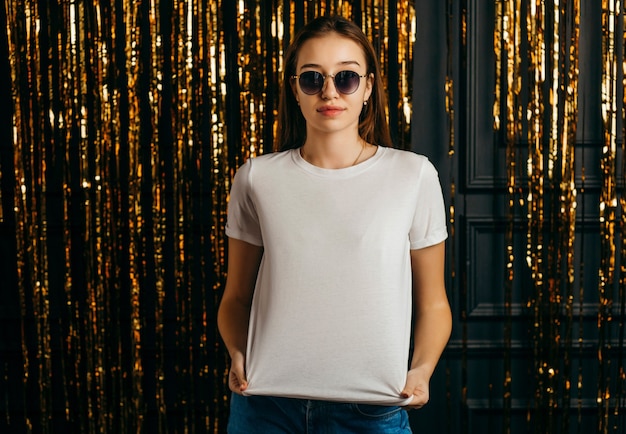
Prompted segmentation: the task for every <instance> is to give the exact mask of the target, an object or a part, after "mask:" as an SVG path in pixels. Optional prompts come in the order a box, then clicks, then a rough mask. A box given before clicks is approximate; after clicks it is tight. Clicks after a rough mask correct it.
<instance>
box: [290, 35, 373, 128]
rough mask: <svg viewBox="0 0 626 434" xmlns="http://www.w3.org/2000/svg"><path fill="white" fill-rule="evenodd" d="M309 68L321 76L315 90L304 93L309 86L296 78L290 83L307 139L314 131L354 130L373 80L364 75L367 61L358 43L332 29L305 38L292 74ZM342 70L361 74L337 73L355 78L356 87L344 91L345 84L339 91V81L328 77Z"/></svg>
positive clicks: (304, 71)
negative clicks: (318, 86)
mask: <svg viewBox="0 0 626 434" xmlns="http://www.w3.org/2000/svg"><path fill="white" fill-rule="evenodd" d="M311 71H313V72H318V73H320V74H322V76H323V77H319V76H318V78H321V80H323V86H322V88H321V90H320V91H319V92H317V93H315V94H312V95H310V94H307V93H306V92H305V90H308V92H309V93H310V92H311V91H312V89H307V87H306V86H305V84H303V83H302V82H300V81H299V79H298V78H296V79H294V80H292V83H291V85H292V89H293V91H294V94H295V97H296V100H297V101H298V104H299V105H300V110H301V111H302V115H303V116H304V118H305V120H306V122H307V139H311V138H313V137H314V136H315V134H331V133H337V132H340V133H345V132H348V133H356V134H358V125H359V115H360V114H361V110H363V103H364V101H367V100H368V99H369V97H370V95H371V93H372V83H373V78H372V77H371V74H370V75H367V76H366V74H367V63H366V61H365V55H364V54H363V50H362V49H361V47H360V46H359V45H358V44H357V43H356V42H354V41H353V40H351V39H348V38H345V37H343V36H340V35H338V34H336V33H330V34H329V35H328V36H323V37H320V38H313V39H309V40H308V41H306V42H305V43H304V44H302V46H301V47H300V51H299V52H298V61H297V64H296V75H297V76H301V75H302V74H304V73H306V72H311ZM342 71H351V72H356V73H357V74H358V75H359V76H365V77H358V78H357V77H354V76H353V77H350V74H342V75H340V77H341V78H342V79H343V80H341V81H344V82H349V81H353V82H356V84H357V85H358V87H357V88H356V90H354V91H353V92H352V93H345V89H348V88H347V87H346V88H345V89H344V92H343V93H342V92H341V90H340V89H342V87H341V85H339V86H336V85H335V82H334V80H333V78H332V77H331V76H336V75H337V74H338V73H340V72H342ZM309 77H310V75H309ZM324 77H325V79H324ZM338 81H339V80H338ZM344 84H345V83H344ZM337 87H339V88H340V89H337ZM348 91H352V89H348Z"/></svg>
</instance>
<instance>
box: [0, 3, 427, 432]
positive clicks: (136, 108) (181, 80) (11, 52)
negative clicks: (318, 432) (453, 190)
mask: <svg viewBox="0 0 626 434" xmlns="http://www.w3.org/2000/svg"><path fill="white" fill-rule="evenodd" d="M2 3H3V4H2V11H1V13H2V16H1V18H2V22H1V23H0V26H1V27H2V29H1V30H2V33H1V35H2V41H1V45H2V50H3V52H2V54H3V55H2V62H3V63H2V70H1V71H2V81H3V84H2V86H1V87H2V89H3V91H2V101H1V102H0V104H2V105H3V107H4V110H3V111H2V113H4V114H3V115H2V119H1V121H0V122H1V126H0V130H1V131H2V134H3V135H2V145H1V146H2V148H1V153H0V172H1V173H0V177H1V178H0V179H1V182H2V190H1V200H2V207H1V208H0V224H1V225H2V230H3V232H2V277H1V279H2V282H1V283H0V286H1V287H2V307H1V310H0V318H1V324H2V325H1V326H0V327H1V328H2V333H3V338H2V342H3V345H4V346H3V347H2V351H1V352H2V355H1V357H2V360H1V362H2V363H1V364H0V370H1V374H0V384H1V386H2V390H3V392H2V394H1V395H2V398H0V401H2V405H1V406H0V408H1V410H0V413H1V414H0V431H1V430H2V429H1V427H6V428H7V429H10V430H12V432H31V431H32V432H52V431H54V432H58V431H62V432H84V433H102V432H110V433H129V432H150V433H157V432H209V431H211V432H218V431H223V430H224V429H225V424H224V422H225V416H226V414H227V405H228V393H227V387H226V385H225V375H226V373H227V369H228V367H227V358H226V354H225V352H224V348H223V347H222V346H221V344H220V341H219V338H218V336H217V331H216V327H215V316H216V307H217V304H218V301H219V297H220V294H221V290H222V284H223V280H224V273H225V265H224V260H225V252H224V249H225V242H224V236H223V227H224V223H225V211H226V202H227V197H228V191H229V186H230V179H231V177H232V176H233V174H234V172H235V170H236V169H237V167H238V166H239V165H240V164H241V163H242V162H243V161H244V160H245V159H246V158H248V157H250V156H252V155H255V154H261V153H264V152H269V151H271V149H272V145H273V143H272V142H273V137H274V135H275V128H276V127H275V120H276V115H277V101H278V86H279V77H280V71H281V68H282V64H281V59H282V57H283V51H284V50H285V49H286V46H287V44H288V42H289V40H290V38H291V37H292V36H293V34H294V32H295V31H296V30H297V29H298V28H299V27H300V26H302V25H303V23H305V22H306V21H308V20H309V19H311V18H312V17H315V16H317V15H320V14H326V13H337V14H341V15H344V16H347V17H349V18H352V19H353V20H355V21H356V22H357V23H359V24H361V25H362V26H363V29H364V30H365V32H366V33H367V34H368V35H369V36H370V37H371V39H372V41H373V42H374V44H375V46H376V49H377V50H378V52H379V54H380V60H381V63H382V65H384V73H385V77H386V80H387V82H388V83H390V85H389V87H388V88H387V91H388V94H389V98H390V103H391V109H390V111H389V118H390V120H391V122H392V124H393V125H394V127H393V135H394V138H395V140H396V142H397V143H398V145H399V146H405V145H406V142H407V140H408V134H409V123H410V116H411V109H410V95H411V92H410V77H411V65H412V59H411V50H410V47H411V44H412V42H413V38H414V30H415V29H414V27H415V24H414V16H413V15H414V13H413V8H412V6H411V3H410V2H408V1H407V2H395V1H393V2H391V1H386V0H368V1H365V0H363V1H348V0H344V1H342V0H334V1H317V2H311V1H289V0H284V1H283V0H273V1H262V0H256V1H254V0H249V1H240V2H235V1H230V0H221V1H220V0H196V1H192V0H151V1H141V2H135V1H128V0H97V1H82V0H72V1H70V0H67V1H64V0H58V1H36V0H19V1H18V0H4V1H3V2H2ZM7 108H9V110H8V111H7Z"/></svg>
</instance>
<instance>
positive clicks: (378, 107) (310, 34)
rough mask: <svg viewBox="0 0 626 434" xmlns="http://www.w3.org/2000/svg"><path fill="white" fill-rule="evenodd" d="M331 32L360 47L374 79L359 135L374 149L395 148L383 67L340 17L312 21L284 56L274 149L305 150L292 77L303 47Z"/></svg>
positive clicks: (357, 32) (303, 124) (356, 29)
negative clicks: (376, 147) (386, 110)
mask: <svg viewBox="0 0 626 434" xmlns="http://www.w3.org/2000/svg"><path fill="white" fill-rule="evenodd" d="M330 32H334V33H337V34H338V35H340V36H343V37H345V38H348V39H351V40H353V41H354V42H356V43H357V44H359V46H360V47H361V48H362V49H363V54H364V55H365V60H366V64H367V74H368V75H369V74H373V76H374V89H373V91H372V94H371V96H370V99H369V102H368V104H367V105H364V106H363V110H362V111H361V115H360V117H359V135H360V136H361V138H363V139H364V140H365V141H367V142H369V143H372V144H374V145H380V146H389V147H391V146H393V144H392V142H391V136H390V135H389V124H388V123H387V117H386V115H385V108H386V105H387V101H386V95H385V92H384V89H383V82H382V77H381V73H380V65H379V64H378V61H377V58H376V52H375V51H374V47H373V46H372V43H371V42H370V41H369V39H367V36H365V34H364V33H363V31H362V30H361V29H360V28H359V27H358V26H357V25H356V24H354V23H353V22H352V21H349V20H347V19H345V18H343V17H340V16H323V17H318V18H316V19H314V20H313V21H310V22H309V23H308V24H307V25H306V26H304V27H303V28H302V29H300V31H299V32H298V33H297V34H296V36H295V38H294V40H293V41H292V43H291V45H290V46H289V48H288V49H287V52H286V54H285V59H284V71H283V84H282V89H281V95H280V103H279V109H278V137H277V140H276V143H275V144H274V148H275V149H276V150H281V151H284V150H287V149H295V148H298V147H300V146H302V145H303V144H304V141H305V140H306V121H305V119H304V116H302V112H301V111H300V108H299V107H298V102H297V101H296V98H295V95H294V94H293V91H292V89H291V76H292V75H295V74H296V64H297V62H298V53H299V51H300V47H302V44H304V43H305V42H306V41H308V40H309V39H313V38H319V37H322V36H327V35H328V34H329V33H330Z"/></svg>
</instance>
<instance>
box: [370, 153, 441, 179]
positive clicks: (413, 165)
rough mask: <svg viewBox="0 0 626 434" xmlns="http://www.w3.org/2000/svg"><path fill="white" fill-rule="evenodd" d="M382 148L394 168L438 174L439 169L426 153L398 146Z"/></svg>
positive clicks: (416, 172) (430, 174) (426, 174)
mask: <svg viewBox="0 0 626 434" xmlns="http://www.w3.org/2000/svg"><path fill="white" fill-rule="evenodd" d="M382 149H384V157H385V160H386V161H387V164H389V165H391V166H392V167H391V168H393V170H400V171H408V172H411V173H413V174H420V175H425V176H432V175H433V174H435V175H437V169H436V168H435V166H434V165H433V164H432V162H431V161H430V160H429V159H428V157H426V156H425V155H422V154H417V153H415V152H413V151H408V150H404V149H397V148H382Z"/></svg>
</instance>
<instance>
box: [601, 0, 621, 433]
mask: <svg viewBox="0 0 626 434" xmlns="http://www.w3.org/2000/svg"><path fill="white" fill-rule="evenodd" d="M622 14H623V6H622V4H621V2H620V1H619V0H603V1H602V29H603V35H602V65H603V67H602V120H603V126H604V137H603V144H602V157H601V162H600V166H601V171H602V186H601V192H600V238H601V249H600V252H601V253H600V268H599V270H598V276H599V284H598V294H599V310H598V324H597V326H598V332H599V333H598V334H599V343H598V345H599V349H598V364H599V371H598V398H597V404H598V432H600V433H608V432H609V430H610V429H611V425H612V423H611V416H612V404H611V403H612V402H614V401H615V400H618V399H619V398H618V397H617V396H616V390H615V382H614V381H611V374H612V370H613V369H612V366H611V357H610V356H609V355H610V353H611V351H612V346H613V342H612V335H613V334H612V333H611V331H612V327H611V324H612V321H613V315H614V311H613V303H614V299H615V287H616V283H617V282H616V280H615V279H616V276H615V273H616V265H617V264H616V259H617V247H618V245H617V243H616V239H617V238H616V236H617V234H618V233H619V225H620V223H619V222H618V220H617V218H618V215H619V211H618V210H619V205H618V201H619V199H618V182H617V135H618V133H617V126H618V121H617V117H618V110H617V107H618V101H619V99H621V100H623V97H621V98H619V99H618V85H617V84H618V83H617V77H618V75H617V71H618V65H619V62H620V61H623V59H620V56H619V53H618V51H617V43H618V40H617V38H618V36H619V33H618V28H619V27H618V24H619V19H620V16H621V15H622ZM622 43H623V41H622ZM617 369H619V370H623V367H622V366H618V367H617ZM619 384H620V385H621V384H622V381H620V382H619Z"/></svg>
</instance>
